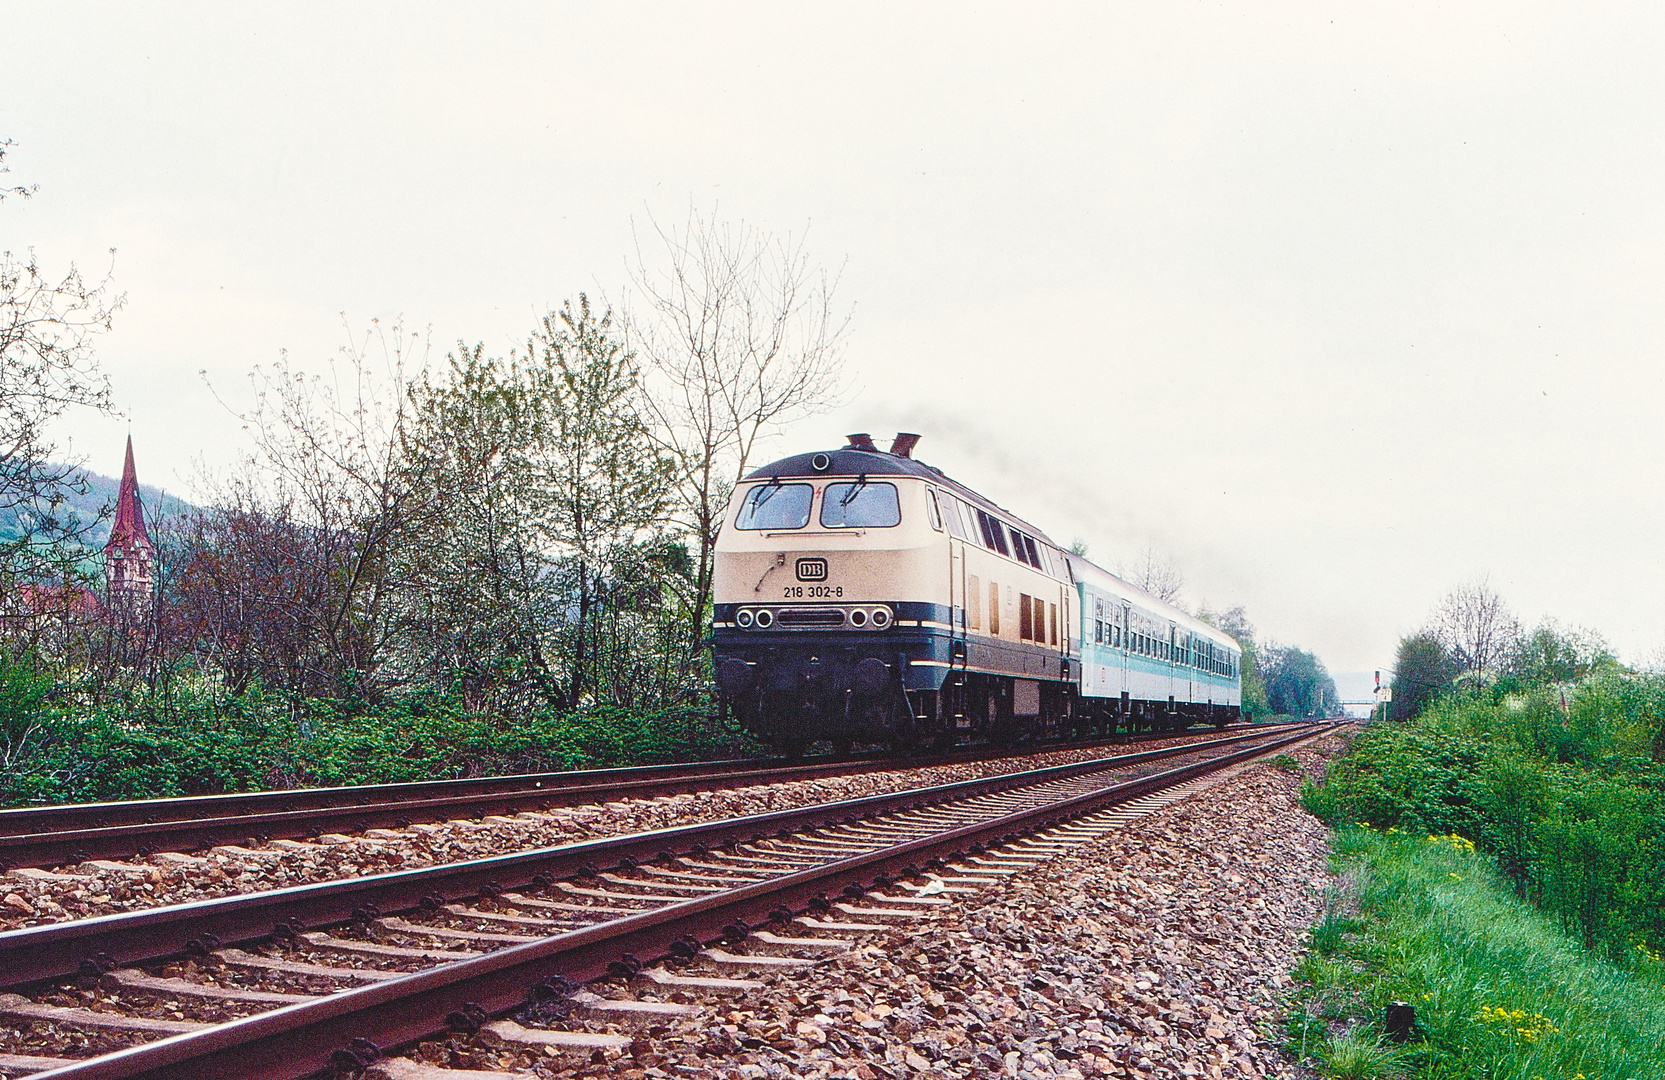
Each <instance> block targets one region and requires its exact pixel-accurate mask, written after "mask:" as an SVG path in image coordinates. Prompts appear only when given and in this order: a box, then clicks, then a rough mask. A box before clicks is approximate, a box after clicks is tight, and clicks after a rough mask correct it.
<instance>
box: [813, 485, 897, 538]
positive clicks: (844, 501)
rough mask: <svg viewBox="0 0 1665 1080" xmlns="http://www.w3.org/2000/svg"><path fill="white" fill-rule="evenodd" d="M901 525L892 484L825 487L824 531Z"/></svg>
mask: <svg viewBox="0 0 1665 1080" xmlns="http://www.w3.org/2000/svg"><path fill="white" fill-rule="evenodd" d="M901 523H902V504H901V502H900V501H899V500H898V499H897V497H896V485H895V484H887V483H882V482H881V483H877V484H870V483H867V482H865V481H861V480H858V481H856V482H855V483H853V484H828V485H827V488H826V491H825V492H823V493H822V495H821V524H822V525H823V526H824V527H826V528H829V529H888V528H890V527H891V526H893V525H900V524H901Z"/></svg>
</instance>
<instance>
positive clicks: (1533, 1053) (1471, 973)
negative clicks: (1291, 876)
mask: <svg viewBox="0 0 1665 1080" xmlns="http://www.w3.org/2000/svg"><path fill="white" fill-rule="evenodd" d="M1662 717H1665V680H1662V679H1660V678H1659V677H1658V676H1649V675H1639V674H1634V673H1629V672H1619V671H1609V672H1605V673H1598V674H1596V675H1595V676H1592V677H1590V678H1587V679H1585V680H1584V681H1583V682H1582V683H1578V684H1575V685H1563V684H1537V685H1532V684H1523V683H1522V682H1521V681H1519V680H1513V681H1509V682H1500V683H1499V684H1498V685H1497V686H1495V687H1491V688H1488V689H1485V690H1483V691H1478V692H1476V691H1473V690H1469V691H1457V692H1454V693H1452V694H1449V695H1448V696H1446V697H1445V698H1443V699H1441V700H1440V701H1438V702H1436V703H1434V704H1433V705H1432V706H1431V707H1429V708H1427V709H1426V710H1425V711H1424V712H1422V713H1421V715H1419V716H1417V717H1415V718H1414V719H1412V720H1410V721H1408V722H1403V723H1379V724H1375V725H1372V726H1371V727H1370V728H1369V729H1368V730H1366V731H1365V733H1364V734H1362V735H1361V736H1360V737H1359V738H1358V739H1357V740H1356V742H1355V743H1354V745H1353V748H1352V751H1351V752H1350V753H1349V754H1347V755H1346V756H1344V757H1341V758H1338V759H1337V760H1336V761H1334V762H1333V763H1332V765H1331V767H1330V769H1329V770H1328V774H1327V776H1326V778H1325V781H1324V783H1323V784H1322V785H1315V786H1313V787H1312V788H1311V789H1310V790H1309V791H1308V792H1307V794H1306V803H1307V805H1308V806H1309V807H1311V808H1312V809H1314V810H1315V811H1316V812H1317V813H1319V814H1320V815H1321V816H1323V817H1325V818H1326V819H1328V820H1329V821H1331V822H1332V823H1333V824H1335V825H1336V826H1337V828H1338V830H1339V832H1338V842H1337V863H1336V869H1337V870H1338V871H1340V872H1341V873H1342V874H1343V875H1344V882H1345V887H1344V888H1343V889H1342V890H1341V891H1340V892H1338V894H1337V895H1336V896H1335V897H1333V898H1332V900H1331V903H1330V907H1329V910H1328V911H1327V914H1326V917H1325V919H1324V920H1322V922H1321V923H1320V924H1319V926H1318V927H1317V929H1316V930H1315V931H1314V934H1313V946H1314V947H1313V950H1312V953H1311V954H1310V956H1309V957H1308V958H1307V960H1306V961H1305V963H1304V964H1303V966H1302V968H1301V969H1300V972H1299V976H1300V990H1299V994H1298V998H1297V1001H1296V1007H1295V1008H1294V1010H1293V1011H1292V1013H1291V1017H1290V1021H1289V1028H1288V1036H1289V1039H1290V1044H1291V1046H1292V1047H1293V1048H1294V1052H1295V1053H1296V1054H1298V1055H1300V1056H1303V1057H1306V1058H1308V1059H1310V1060H1311V1061H1312V1062H1313V1063H1314V1064H1315V1065H1317V1066H1319V1067H1320V1068H1322V1069H1324V1070H1326V1071H1328V1072H1330V1073H1332V1074H1335V1075H1343V1074H1345V1075H1357V1076H1372V1075H1375V1076H1390V1075H1394V1074H1395V1073H1397V1072H1404V1071H1410V1072H1419V1073H1424V1074H1429V1075H1441V1076H1481V1075H1484V1076H1488V1077H1505V1078H1506V1077H1519V1078H1520V1080H1530V1078H1531V1077H1534V1076H1543V1077H1552V1076H1565V1077H1576V1076H1578V1075H1579V1074H1582V1075H1584V1076H1586V1077H1591V1078H1594V1077H1613V1078H1624V1077H1660V1076H1665V1064H1662V1061H1665V1059H1662V1057H1661V1055H1660V1052H1659V1047H1660V1046H1662V1045H1665V961H1662V960H1661V959H1660V956H1661V954H1662V953H1665V949H1661V947H1660V946H1661V941H1662V939H1665V846H1662V845H1665V840H1662V839H1661V838H1662V837H1665V771H1662V769H1661V765H1660V763H1659V762H1658V761H1657V760H1655V757H1656V755H1657V754H1658V753H1659V751H1660V748H1661V746H1660V743H1659V742H1658V741H1657V740H1658V738H1659V735H1658V733H1659V731H1660V730H1661V726H1660V723H1661V718H1662ZM1393 1002H1404V1003H1406V1004H1407V1005H1409V1006H1410V1007H1411V1008H1412V1009H1414V1017H1415V1023H1414V1027H1413V1028H1412V1029H1411V1031H1410V1032H1409V1035H1410V1037H1409V1038H1408V1039H1407V1040H1406V1041H1404V1042H1403V1043H1396V1042H1393V1041H1390V1040H1386V1039H1384V1038H1383V1037H1382V1036H1383V1029H1384V1027H1385V1020H1386V1012H1387V1009H1388V1008H1389V1006H1390V1005H1391V1004H1392V1003H1393Z"/></svg>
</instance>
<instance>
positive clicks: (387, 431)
mask: <svg viewBox="0 0 1665 1080" xmlns="http://www.w3.org/2000/svg"><path fill="white" fill-rule="evenodd" d="M423 344H424V342H423V339H422V337H421V336H420V335H418V334H415V333H411V332H409V331H406V330H405V329H404V328H402V327H400V326H398V325H394V326H392V327H390V328H387V329H384V328H383V327H382V326H381V325H380V324H379V323H377V322H373V323H372V327H371V329H370V330H369V331H368V332H367V333H365V334H364V335H363V336H362V337H359V338H356V339H355V338H354V337H351V336H350V337H349V339H348V344H347V345H345V346H344V347H343V348H342V349H341V350H340V353H339V354H338V355H337V356H336V357H335V358H333V359H332V360H331V361H330V363H329V364H328V365H327V368H326V374H324V375H309V374H308V373H306V372H305V371H303V370H302V369H300V368H299V367H297V366H295V365H294V364H292V363H291V362H290V361H289V359H288V357H287V356H283V357H281V358H280V359H279V360H278V362H277V363H275V364H273V365H271V366H270V367H269V368H256V369H255V370H254V372H253V373H252V374H251V375H250V382H251V383H252V384H253V387H254V407H253V408H252V409H250V410H249V411H248V412H247V413H244V414H241V416H240V419H241V420H242V421H243V423H244V425H245V428H246V430H248V431H249V432H250V434H251V435H252V436H253V439H254V452H253V454H252V455H251V456H250V458H249V460H248V462H247V466H248V469H247V473H246V477H247V479H246V481H245V482H244V483H243V486H242V490H241V491H240V492H238V493H237V496H238V497H237V499H236V500H235V501H234V504H235V505H238V506H239V508H240V509H241V510H242V511H243V512H244V514H245V518H246V520H247V521H249V522H256V523H261V524H260V526H259V527H258V528H256V529H254V530H253V534H258V533H259V532H260V531H261V530H263V529H265V528H266V527H267V525H266V524H265V523H268V522H269V523H274V524H273V527H277V526H278V525H279V524H281V530H280V531H282V532H283V533H284V535H285V536H286V538H287V539H288V540H289V541H290V542H292V543H293V544H294V545H296V546H295V547H294V549H293V552H292V554H291V555H289V556H288V557H289V558H291V559H293V560H296V561H298V563H299V564H300V566H299V567H298V568H296V572H297V573H298V575H299V579H300V580H302V581H305V582H309V583H311V584H310V585H309V586H308V587H307V588H305V589H303V590H302V592H303V595H304V596H305V597H307V603H305V604H303V605H301V606H299V607H293V608H291V611H293V612H294V613H295V614H294V615H293V616H292V618H299V619H301V620H302V622H301V624H299V625H296V626H295V627H294V633H295V637H296V641H297V642H299V643H300V644H301V645H302V650H301V652H300V654H299V655H298V656H297V657H296V659H295V663H296V665H297V670H296V672H295V679H296V683H297V684H298V685H304V686H305V687H307V689H308V690H309V691H311V692H314V693H321V694H326V695H327V694H329V693H330V692H331V691H333V692H334V693H337V694H366V695H373V694H374V693H375V692H376V691H377V689H379V687H377V686H376V685H375V676H376V675H377V672H378V669H379V667H380V665H381V664H382V662H383V661H384V660H385V658H386V647H387V645H388V634H389V631H390V629H391V627H392V625H393V620H391V619H389V618H388V617H387V607H388V603H389V596H388V591H389V580H388V574H387V572H386V571H387V567H388V564H389V561H390V552H391V549H392V547H393V545H394V544H396V543H397V542H398V541H399V539H400V537H401V535H402V533H403V531H404V527H405V524H406V521H407V518H408V517H409V515H410V514H411V512H412V510H413V507H414V505H415V504H416V501H417V498H418V493H417V490H416V485H415V482H414V478H413V477H412V476H411V472H410V470H409V469H407V468H405V467H404V461H403V458H402V456H401V455H402V449H403V433H404V431H405V428H406V426H407V425H408V423H409V422H410V410H411V403H410V399H409V396H408V394H407V384H406V371H407V369H408V368H410V367H412V366H420V365H421V363H422V361H421V359H419V358H418V356H417V353H418V350H419V349H420V348H422V347H423ZM285 580H289V579H288V578H285Z"/></svg>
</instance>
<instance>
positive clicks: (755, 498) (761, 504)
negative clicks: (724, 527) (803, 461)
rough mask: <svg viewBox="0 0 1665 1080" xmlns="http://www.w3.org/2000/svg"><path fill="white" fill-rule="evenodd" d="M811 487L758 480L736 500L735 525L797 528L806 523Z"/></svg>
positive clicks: (741, 526)
mask: <svg viewBox="0 0 1665 1080" xmlns="http://www.w3.org/2000/svg"><path fill="white" fill-rule="evenodd" d="M814 495H815V489H814V488H813V487H811V486H810V485H808V484H780V483H775V484H758V485H757V486H756V487H754V488H752V489H751V490H750V491H748V492H746V497H745V498H744V499H742V500H740V515H739V516H738V517H736V518H735V519H734V527H735V528H736V529H801V528H803V527H804V526H805V525H808V524H809V504H810V501H811V500H812V499H813V497H814Z"/></svg>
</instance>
